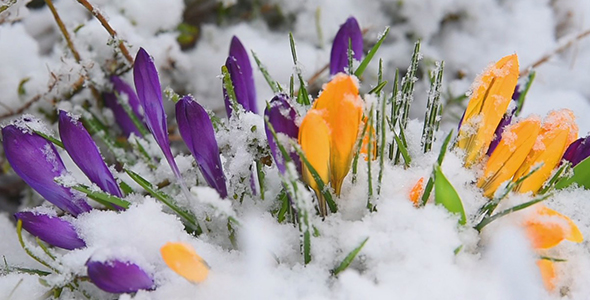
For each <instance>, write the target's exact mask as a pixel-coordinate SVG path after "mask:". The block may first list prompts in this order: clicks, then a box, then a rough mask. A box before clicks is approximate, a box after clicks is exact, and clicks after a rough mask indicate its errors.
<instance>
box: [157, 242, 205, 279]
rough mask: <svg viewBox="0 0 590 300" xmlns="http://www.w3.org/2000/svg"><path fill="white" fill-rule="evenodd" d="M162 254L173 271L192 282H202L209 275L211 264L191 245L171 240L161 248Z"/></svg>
mask: <svg viewBox="0 0 590 300" xmlns="http://www.w3.org/2000/svg"><path fill="white" fill-rule="evenodd" d="M160 254H162V258H163V259H164V262H165V263H166V265H168V267H169V268H170V269H172V271H174V272H176V274H178V275H180V276H182V277H184V278H185V279H186V280H188V281H190V282H193V283H199V282H202V281H204V280H205V279H207V276H208V275H209V269H210V268H209V265H207V262H205V260H203V259H202V258H201V257H200V256H199V255H198V254H197V252H195V249H193V247H192V246H191V245H188V244H184V243H172V242H169V243H166V245H164V246H162V248H160Z"/></svg>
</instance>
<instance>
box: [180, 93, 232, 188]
mask: <svg viewBox="0 0 590 300" xmlns="http://www.w3.org/2000/svg"><path fill="white" fill-rule="evenodd" d="M176 122H177V123H178V130H179V131H180V135H181V136H182V139H183V140H184V142H185V143H186V145H187V146H188V149H189V150H190V151H191V153H192V154H193V156H194V158H195V160H196V161H197V165H198V166H199V169H200V170H201V173H202V174H203V177H205V180H206V181H207V183H208V184H209V186H211V187H212V188H214V189H216V190H217V192H218V193H219V195H220V196H221V197H222V198H225V197H227V188H226V186H225V175H224V174H223V169H222V166H221V160H220V159H219V147H218V145H217V140H215V131H214V130H213V124H212V123H211V119H210V118H209V115H208V114H207V111H205V109H204V108H203V107H202V106H201V105H200V104H199V103H197V102H196V101H195V100H194V99H193V97H192V96H190V95H189V96H185V97H183V98H182V99H180V101H178V102H177V103H176Z"/></svg>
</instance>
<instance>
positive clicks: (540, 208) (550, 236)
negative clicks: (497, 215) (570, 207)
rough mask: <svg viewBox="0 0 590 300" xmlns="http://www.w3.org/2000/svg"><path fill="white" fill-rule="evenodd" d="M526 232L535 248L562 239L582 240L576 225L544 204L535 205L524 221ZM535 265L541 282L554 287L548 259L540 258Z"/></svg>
mask: <svg viewBox="0 0 590 300" xmlns="http://www.w3.org/2000/svg"><path fill="white" fill-rule="evenodd" d="M524 226H525V229H526V233H527V235H528V237H529V239H530V241H531V243H532V246H533V248H534V249H536V250H544V249H549V248H553V247H555V246H557V245H558V244H559V243H561V242H562V241H563V240H568V241H571V242H574V243H581V242H583V241H584V236H583V235H582V232H580V230H579V229H578V226H576V224H575V223H574V222H573V221H572V220H571V219H570V218H568V217H567V216H565V215H563V214H560V213H558V212H557V211H555V210H552V209H550V208H548V207H546V206H544V205H537V206H536V210H535V212H534V213H533V214H532V216H530V217H529V218H528V219H527V220H526V221H525V223H524ZM537 265H538V266H539V269H540V271H541V276H542V278H543V283H544V284H545V287H546V288H547V289H548V290H553V289H554V288H555V278H556V272H555V266H554V263H553V262H552V261H550V260H546V259H540V260H538V261H537Z"/></svg>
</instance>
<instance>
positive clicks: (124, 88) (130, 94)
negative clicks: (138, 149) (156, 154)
mask: <svg viewBox="0 0 590 300" xmlns="http://www.w3.org/2000/svg"><path fill="white" fill-rule="evenodd" d="M111 82H112V83H113V93H105V94H104V103H105V105H106V106H107V107H108V108H110V109H111V110H112V111H113V115H114V116H115V121H116V122H117V124H118V125H119V127H121V130H123V133H124V134H125V136H129V135H130V134H131V133H133V134H135V135H136V136H142V134H141V132H140V131H139V129H138V128H137V126H135V123H133V121H132V120H131V118H129V115H128V114H127V112H126V111H125V109H124V108H123V106H121V104H119V101H118V100H117V95H116V94H115V93H117V94H119V97H126V98H123V99H127V103H128V104H129V107H130V108H131V110H132V111H133V112H134V113H135V115H136V116H137V117H138V118H139V119H140V120H143V117H142V116H143V113H141V112H142V110H141V104H140V103H139V99H138V98H137V94H136V93H135V91H134V90H133V88H132V87H131V86H129V85H128V84H127V83H126V82H125V81H123V80H121V78H119V77H117V76H111Z"/></svg>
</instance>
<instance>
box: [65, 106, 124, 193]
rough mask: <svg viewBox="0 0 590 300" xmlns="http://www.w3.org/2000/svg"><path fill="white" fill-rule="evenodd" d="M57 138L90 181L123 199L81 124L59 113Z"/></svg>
mask: <svg viewBox="0 0 590 300" xmlns="http://www.w3.org/2000/svg"><path fill="white" fill-rule="evenodd" d="M59 136H60V137H61V140H62V142H63V144H64V148H65V149H66V151H67V152H68V154H69V155H70V157H71V158H72V160H73V161H74V163H75V164H76V165H77V166H78V167H79V168H80V170H82V172H84V174H86V176H88V179H90V181H92V182H94V183H95V184H96V185H98V187H100V188H101V189H102V190H103V191H105V192H107V193H109V194H112V195H115V196H117V197H123V193H121V189H120V188H119V185H118V184H117V181H116V180H115V178H114V177H113V174H112V173H111V171H110V170H109V167H107V165H106V164H105V162H104V160H103V159H102V156H101V155H100V151H98V147H97V146H96V143H94V140H93V139H92V137H91V136H90V134H89V133H88V131H86V128H84V126H83V125H82V122H80V121H78V120H77V119H76V118H74V117H72V115H70V114H69V113H67V112H65V111H63V110H60V111H59Z"/></svg>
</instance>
